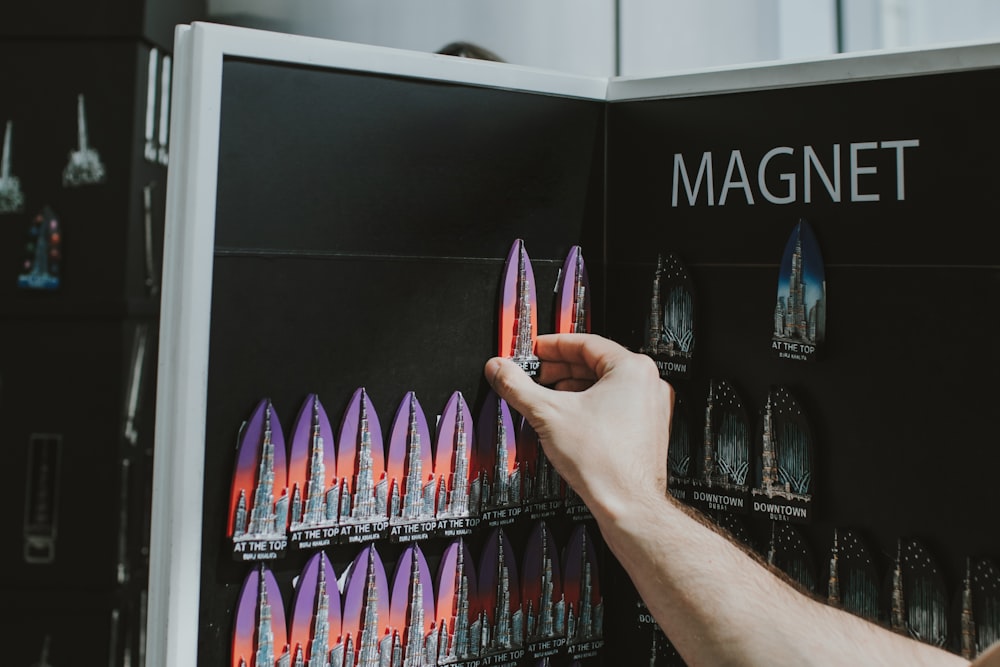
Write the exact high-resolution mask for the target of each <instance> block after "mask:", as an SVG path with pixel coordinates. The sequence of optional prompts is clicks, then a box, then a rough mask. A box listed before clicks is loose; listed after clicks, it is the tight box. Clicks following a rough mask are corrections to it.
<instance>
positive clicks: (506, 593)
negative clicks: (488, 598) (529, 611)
mask: <svg viewBox="0 0 1000 667" xmlns="http://www.w3.org/2000/svg"><path fill="white" fill-rule="evenodd" d="M497 544H498V546H497V566H496V599H495V603H494V605H493V627H492V629H491V630H492V631H491V632H489V634H488V636H489V644H488V646H487V649H488V650H489V651H490V652H498V651H506V650H509V649H512V648H518V647H520V646H521V644H522V642H523V637H524V621H523V612H522V610H521V608H520V606H519V607H518V608H517V609H516V610H514V611H511V606H512V604H511V581H510V568H509V567H508V566H507V563H506V560H505V559H506V555H505V553H504V547H503V539H502V538H501V539H500V540H498V542H497Z"/></svg>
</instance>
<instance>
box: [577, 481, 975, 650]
mask: <svg viewBox="0 0 1000 667" xmlns="http://www.w3.org/2000/svg"><path fill="white" fill-rule="evenodd" d="M595 505H596V506H595V507H592V508H591V509H592V510H593V511H594V513H595V516H596V517H597V520H598V523H599V525H600V527H601V532H602V534H603V535H604V537H605V540H606V542H607V543H608V545H609V547H610V548H611V550H612V552H613V553H614V554H615V556H616V557H617V558H618V560H619V561H620V562H621V563H622V565H623V566H624V568H625V569H626V571H627V572H628V573H629V575H630V577H631V578H632V581H633V582H634V584H635V586H636V588H637V590H638V591H639V594H640V595H641V596H642V598H643V600H644V601H645V602H646V604H647V606H648V607H649V609H650V611H651V612H652V614H653V617H654V618H656V620H657V622H658V623H659V625H660V627H662V628H663V630H664V632H666V634H667V635H668V636H669V637H670V640H671V642H673V644H674V645H675V646H676V647H677V649H678V651H679V652H680V653H681V655H682V656H683V657H684V659H685V661H686V662H687V663H688V664H689V665H691V666H692V667H699V666H700V665H710V666H713V667H714V666H724V665H766V666H768V667H774V666H782V665H789V666H794V667H803V666H807V665H823V666H828V665H844V666H845V667H847V666H850V667H858V666H863V665H907V666H921V665H926V666H941V667H948V666H950V665H954V666H956V667H957V666H961V665H967V664H968V663H967V662H966V661H965V660H963V659H961V658H959V657H958V656H955V655H953V654H951V653H948V652H946V651H943V650H940V649H937V648H934V647H932V646H929V645H926V644H922V643H919V642H917V641H914V640H911V639H909V638H906V637H903V636H901V635H897V634H895V633H893V632H890V631H889V630H887V629H884V628H881V627H879V626H877V625H874V624H872V623H869V622H867V621H865V620H863V619H861V618H858V617H856V616H854V615H852V614H849V613H847V612H844V611H842V610H839V609H835V608H833V607H830V606H828V605H825V604H823V603H821V602H818V601H817V600H814V599H811V598H809V597H807V596H805V595H803V594H801V593H800V592H798V591H797V590H795V589H794V588H793V587H792V586H790V585H789V584H788V583H786V582H785V581H783V580H782V579H781V578H779V577H778V576H775V574H774V573H772V572H771V571H770V570H769V569H768V567H767V566H766V565H765V564H763V563H762V562H760V561H759V559H754V558H752V557H750V556H749V555H748V554H747V553H745V552H744V551H743V549H742V548H741V547H739V546H737V545H736V544H735V543H734V542H732V541H731V540H730V539H728V538H727V537H726V536H724V535H722V534H721V533H719V532H718V531H717V530H714V529H713V528H712V527H710V526H709V525H708V524H706V523H705V522H704V521H702V520H700V519H699V518H697V516H696V515H695V513H694V512H693V511H692V510H689V509H687V508H685V507H683V506H681V505H680V504H679V503H677V502H676V501H675V500H673V498H670V497H669V496H664V497H659V496H657V497H655V498H645V499H642V500H638V501H632V500H626V501H622V502H620V503H619V504H618V505H617V506H615V505H613V504H609V503H604V504H602V503H596V504H595Z"/></svg>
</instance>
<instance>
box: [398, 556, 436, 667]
mask: <svg viewBox="0 0 1000 667" xmlns="http://www.w3.org/2000/svg"><path fill="white" fill-rule="evenodd" d="M417 554H418V552H417V550H416V549H413V559H412V561H411V563H410V586H409V589H410V592H409V599H408V601H407V623H406V630H405V631H404V633H403V639H404V641H405V642H406V649H405V651H404V652H403V667H424V665H426V664H429V663H430V662H431V661H433V659H434V655H435V654H434V653H432V654H430V655H427V654H426V648H427V644H426V640H427V638H426V637H425V635H424V585H423V582H422V581H421V579H420V560H419V558H418V555H417Z"/></svg>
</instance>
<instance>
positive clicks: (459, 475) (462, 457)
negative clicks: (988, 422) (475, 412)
mask: <svg viewBox="0 0 1000 667" xmlns="http://www.w3.org/2000/svg"><path fill="white" fill-rule="evenodd" d="M463 403H464V402H463V401H461V400H460V401H459V403H458V409H456V410H455V435H454V438H453V441H452V454H451V472H450V473H449V476H448V484H447V487H448V489H450V490H449V491H448V492H447V502H446V504H444V505H439V506H438V516H440V517H459V516H467V515H468V514H469V441H468V434H467V433H466V431H465V410H463ZM442 484H443V480H442Z"/></svg>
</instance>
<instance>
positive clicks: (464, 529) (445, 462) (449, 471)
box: [434, 391, 480, 537]
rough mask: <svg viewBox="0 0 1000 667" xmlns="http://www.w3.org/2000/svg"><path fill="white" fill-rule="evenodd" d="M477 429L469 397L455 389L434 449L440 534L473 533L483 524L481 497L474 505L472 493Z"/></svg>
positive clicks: (441, 535) (438, 533)
mask: <svg viewBox="0 0 1000 667" xmlns="http://www.w3.org/2000/svg"><path fill="white" fill-rule="evenodd" d="M474 433H475V428H474V426H473V423H472V411H471V410H470V409H469V405H468V403H466V402H465V397H464V396H462V392H460V391H456V392H453V393H452V395H451V396H450V397H449V398H448V402H447V403H446V404H445V406H444V410H443V411H442V412H441V417H440V418H439V419H438V430H437V439H436V441H435V449H434V474H435V477H436V479H437V483H436V484H437V501H436V506H437V515H436V517H437V527H436V529H435V534H436V535H437V536H438V537H459V536H462V535H471V534H472V531H473V529H474V528H475V527H476V526H478V525H479V519H480V514H479V512H480V509H479V506H478V505H479V503H478V497H477V500H476V503H475V506H474V505H473V503H472V493H471V490H472V477H473V476H472V471H473V468H472V455H473V452H474V451H475V448H476V446H475V438H474V437H473V436H474Z"/></svg>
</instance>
